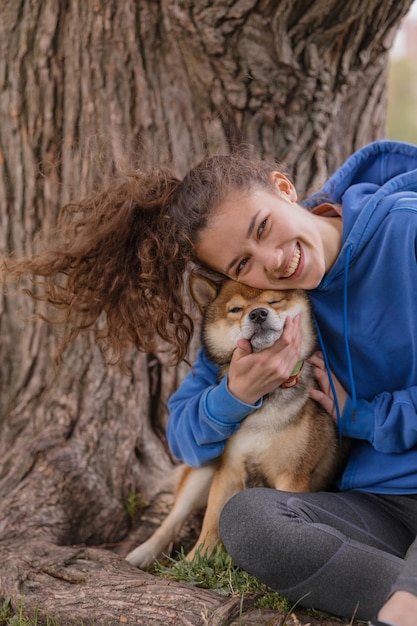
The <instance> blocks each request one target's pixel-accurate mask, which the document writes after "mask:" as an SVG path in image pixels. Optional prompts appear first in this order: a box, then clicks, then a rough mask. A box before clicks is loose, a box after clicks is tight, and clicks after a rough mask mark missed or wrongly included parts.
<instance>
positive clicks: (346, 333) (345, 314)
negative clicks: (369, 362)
mask: <svg viewBox="0 0 417 626" xmlns="http://www.w3.org/2000/svg"><path fill="white" fill-rule="evenodd" d="M351 252H352V246H348V247H347V249H346V257H345V282H344V287H343V333H344V340H345V351H346V360H347V366H348V372H349V380H350V395H351V398H352V419H353V420H355V419H356V406H357V403H356V387H355V379H354V378H353V367H352V357H351V355H350V347H349V329H348V317H349V316H348V274H349V262H350V256H351Z"/></svg>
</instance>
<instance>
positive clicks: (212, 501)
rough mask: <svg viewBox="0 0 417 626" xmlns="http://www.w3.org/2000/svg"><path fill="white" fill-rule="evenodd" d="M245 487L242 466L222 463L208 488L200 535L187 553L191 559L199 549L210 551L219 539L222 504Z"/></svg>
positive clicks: (189, 559) (188, 558)
mask: <svg viewBox="0 0 417 626" xmlns="http://www.w3.org/2000/svg"><path fill="white" fill-rule="evenodd" d="M244 488H245V472H244V469H243V466H242V467H237V466H236V464H234V465H233V466H230V465H227V464H224V465H222V466H221V467H220V468H219V469H218V470H217V472H216V474H215V476H214V478H213V482H212V485H211V488H210V493H209V498H208V503H207V510H206V514H205V516H204V520H203V525H202V528H201V533H200V536H199V538H198V540H197V543H196V544H195V546H194V547H193V549H192V550H191V551H190V552H189V553H188V554H187V560H188V561H191V560H192V559H193V558H194V556H195V554H196V552H197V551H198V550H199V549H200V550H201V551H202V552H203V553H204V552H211V551H212V550H213V548H214V547H215V546H216V544H217V543H218V541H219V540H220V535H219V519H220V514H221V512H222V510H223V507H224V505H225V504H226V502H228V500H230V498H231V497H232V496H234V495H235V494H236V493H238V492H239V491H242V490H243V489H244Z"/></svg>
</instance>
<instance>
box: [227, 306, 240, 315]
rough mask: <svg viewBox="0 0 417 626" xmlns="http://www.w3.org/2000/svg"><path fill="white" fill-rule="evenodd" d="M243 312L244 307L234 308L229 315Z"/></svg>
mask: <svg viewBox="0 0 417 626" xmlns="http://www.w3.org/2000/svg"><path fill="white" fill-rule="evenodd" d="M242 311H243V309H242V307H240V306H234V307H233V309H230V311H229V313H241V312H242Z"/></svg>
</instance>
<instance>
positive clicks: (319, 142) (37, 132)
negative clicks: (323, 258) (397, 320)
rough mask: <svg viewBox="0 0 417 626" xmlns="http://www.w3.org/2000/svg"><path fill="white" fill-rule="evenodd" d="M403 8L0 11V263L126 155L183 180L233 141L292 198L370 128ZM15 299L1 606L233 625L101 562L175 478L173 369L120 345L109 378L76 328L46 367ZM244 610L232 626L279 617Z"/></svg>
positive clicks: (224, 2)
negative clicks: (170, 439) (134, 512)
mask: <svg viewBox="0 0 417 626" xmlns="http://www.w3.org/2000/svg"><path fill="white" fill-rule="evenodd" d="M410 4H411V0H404V2H394V3H393V2H392V1H391V0H369V1H368V2H366V3H364V2H363V1H362V0H347V1H346V2H343V3H341V2H339V0H308V1H302V0H296V1H291V2H289V1H288V0H199V1H198V2H194V1H193V0H124V1H123V2H118V1H117V0H95V1H94V2H93V1H89V2H84V1H83V0H65V1H63V2H58V1H57V0H44V1H43V2H31V1H30V0H0V46H1V54H0V115H1V118H0V253H1V254H4V253H7V252H9V251H11V250H12V251H14V253H15V254H17V255H20V254H27V253H30V252H31V251H32V246H33V244H32V242H33V238H34V235H35V233H36V232H37V230H38V229H39V228H40V227H42V228H43V229H46V230H47V229H48V225H50V224H51V223H53V221H54V219H55V216H56V213H57V210H58V208H59V206H61V205H62V204H63V203H64V202H66V201H67V200H68V199H69V198H71V197H74V196H78V195H79V194H81V193H84V191H86V190H87V189H89V188H91V187H92V186H93V185H95V184H96V183H97V182H98V181H99V180H100V179H101V177H104V176H106V175H107V174H109V173H110V172H111V170H112V167H113V163H114V160H117V159H118V158H120V156H124V155H125V154H128V156H129V158H130V157H132V155H134V154H135V152H137V153H140V154H141V155H148V156H149V157H150V158H155V156H157V157H158V159H159V160H160V161H161V162H167V161H169V162H170V163H171V164H173V165H174V167H175V168H176V169H177V171H178V173H179V174H182V173H183V172H184V171H185V169H186V168H188V167H189V165H190V164H191V163H192V162H194V161H196V160H198V159H199V158H200V157H201V156H202V155H203V154H204V153H206V152H220V151H226V152H227V151H229V150H230V149H231V147H233V146H234V145H235V144H236V143H238V142H240V141H242V140H244V141H248V142H250V143H251V144H253V145H254V147H255V148H256V149H257V150H258V151H259V152H260V153H261V154H263V155H265V156H268V157H275V158H277V159H279V160H281V161H282V162H284V164H285V165H286V167H287V169H288V170H289V171H291V172H292V174H293V177H294V180H295V182H296V184H297V186H298V187H299V189H300V190H301V191H304V190H307V189H309V188H311V187H314V186H318V185H319V184H320V183H321V182H322V181H323V179H324V178H325V177H326V176H327V174H328V172H329V170H333V169H334V168H335V167H336V166H337V165H338V164H340V163H341V161H342V159H343V158H345V157H346V156H347V155H348V154H350V153H351V152H352V151H353V150H354V149H356V148H358V147H359V146H361V145H363V144H365V143H366V142H368V141H370V140H374V139H376V138H378V137H381V136H383V134H384V121H385V101H386V94H385V92H386V84H385V83H386V64H387V52H388V50H389V48H390V45H391V43H392V40H393V36H394V34H395V30H396V28H397V26H398V24H399V20H400V19H401V17H402V16H403V15H404V14H405V13H406V11H407V10H408V8H409V6H410ZM91 155H93V157H94V158H91ZM33 307H34V304H33V302H32V301H31V300H30V299H29V298H27V297H26V296H24V295H22V294H20V293H19V292H10V293H9V294H5V295H4V296H1V299H0V331H1V345H0V375H1V379H0V392H1V393H0V427H1V441H0V560H1V563H2V566H1V569H0V597H1V598H5V597H10V598H11V599H12V603H13V605H14V606H18V605H20V604H21V602H22V601H23V602H24V609H25V610H26V611H28V612H31V611H32V610H33V609H34V608H35V607H38V608H39V609H40V610H41V611H47V612H49V613H50V614H51V615H53V616H54V617H57V618H59V619H60V623H61V624H70V623H79V622H80V620H83V621H84V623H90V622H91V623H92V622H94V623H95V624H108V625H112V624H119V623H128V624H148V623H155V624H159V623H162V622H164V623H166V624H203V623H204V624H205V623H210V624H220V623H237V622H234V621H233V620H234V619H237V618H236V615H238V614H239V610H240V606H239V605H240V599H239V598H237V599H231V600H227V599H225V598H224V597H222V596H219V595H217V594H215V593H214V592H209V591H202V590H196V589H193V588H190V587H186V586H184V585H178V584H174V583H172V582H167V581H164V580H161V579H156V578H154V577H152V576H150V575H149V574H146V573H144V572H141V571H139V570H136V569H134V568H132V567H131V566H130V565H128V564H127V563H126V562H125V561H124V560H123V559H121V558H120V556H119V555H118V554H117V553H119V554H124V553H126V552H127V550H128V548H129V546H130V545H131V544H130V543H129V542H131V540H132V536H135V537H136V538H138V537H140V536H141V535H142V538H143V536H144V535H145V534H146V533H149V532H150V530H151V528H150V527H148V525H147V524H146V523H145V521H144V520H142V523H140V524H139V531H135V532H136V534H135V532H133V535H132V532H131V531H132V518H131V515H129V513H128V511H127V509H128V507H127V502H128V501H129V497H130V498H131V497H132V494H140V496H141V498H142V499H143V501H144V502H146V503H150V502H153V503H154V506H155V507H156V508H155V510H153V509H151V513H150V514H149V515H148V518H150V522H149V524H150V525H151V526H152V517H153V516H154V518H155V519H154V520H153V521H154V523H155V520H156V522H157V520H158V519H159V517H158V515H159V513H158V503H160V502H161V500H160V497H161V496H160V494H161V492H163V491H164V489H166V477H167V476H170V475H171V473H172V469H173V467H174V463H173V460H172V459H171V458H170V455H169V452H168V449H167V446H166V442H165V439H164V427H165V421H166V408H165V407H166V399H167V397H168V396H169V395H170V393H172V391H173V390H174V389H175V388H176V386H177V385H178V383H179V381H180V380H181V378H182V377H183V375H184V373H185V372H186V367H185V366H180V367H177V368H172V367H168V366H167V364H166V360H165V357H164V355H163V354H155V355H143V354H137V353H134V352H132V354H131V355H130V357H129V358H130V363H131V366H132V373H131V375H130V376H126V375H122V374H121V373H120V371H119V370H118V369H117V368H115V367H108V366H106V364H105V362H104V359H103V357H102V355H101V354H100V352H99V351H98V349H97V347H96V346H95V345H94V344H93V343H92V341H91V338H90V337H89V336H85V337H82V338H80V339H79V340H78V341H77V342H76V343H75V345H73V346H72V347H71V348H70V349H69V350H68V351H67V354H66V357H65V360H64V362H63V363H62V364H61V365H59V366H58V367H56V368H54V366H53V350H54V345H55V339H54V336H53V334H52V332H51V330H50V328H48V327H47V326H46V325H45V324H43V323H42V322H39V321H37V320H36V319H32V318H31V315H32V313H33V310H34V309H33ZM193 351H195V346H193V348H192V350H191V355H190V356H191V358H192V356H193ZM168 491H169V488H168ZM159 508H161V506H159ZM163 508H164V507H163V506H162V509H163ZM152 511H153V512H152ZM129 533H130V534H129ZM88 546H90V547H88ZM92 546H94V549H93V547H92ZM111 547H113V548H115V549H114V551H111V550H109V549H107V550H105V548H111ZM116 547H117V549H116ZM115 552H116V554H115ZM250 604H251V598H247V600H246V601H245V604H244V605H243V614H244V618H243V619H244V620H246V621H244V622H239V623H248V624H249V623H255V622H256V623H272V622H271V621H268V620H275V621H273V623H280V622H279V616H277V615H276V614H275V615H274V616H273V615H272V614H271V612H267V611H265V612H254V611H253V610H251V608H250ZM246 605H248V608H246ZM301 615H302V614H300V616H299V620H300V621H299V623H300V624H302V623H306V620H305V619H304V618H302V617H301ZM234 616H235V617H234ZM309 622H310V623H311V624H313V623H316V622H314V620H312V618H309ZM288 623H290V622H288ZM294 623H295V622H294ZM317 623H318V621H317ZM321 623H323V624H324V623H328V624H329V623H330V622H324V621H322V622H321Z"/></svg>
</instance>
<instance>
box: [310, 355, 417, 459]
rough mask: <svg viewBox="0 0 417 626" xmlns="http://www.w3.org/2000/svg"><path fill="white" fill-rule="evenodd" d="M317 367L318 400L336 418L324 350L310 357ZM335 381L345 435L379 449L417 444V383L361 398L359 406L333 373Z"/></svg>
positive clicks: (393, 449) (315, 393) (394, 449)
mask: <svg viewBox="0 0 417 626" xmlns="http://www.w3.org/2000/svg"><path fill="white" fill-rule="evenodd" d="M310 360H311V362H312V363H313V365H314V366H315V374H316V378H317V382H318V384H319V389H317V390H314V391H312V393H311V397H312V398H314V399H315V400H317V402H319V403H320V404H321V405H322V406H323V407H324V408H325V409H326V411H328V412H329V413H330V414H331V415H332V416H333V417H334V418H335V419H336V407H335V402H334V397H333V393H332V390H331V388H330V383H329V378H328V375H327V372H326V368H325V364H324V360H323V357H322V355H321V353H319V352H316V354H315V355H314V356H313V357H312V358H311V359H310ZM333 384H334V388H335V391H336V395H337V400H338V404H339V411H340V414H341V423H340V424H339V426H340V427H341V428H342V434H343V435H344V436H346V437H352V438H354V439H363V440H365V441H369V442H370V443H371V444H372V445H373V447H374V448H375V450H378V452H384V453H400V452H404V451H405V450H410V449H411V448H413V447H415V446H416V445H417V386H415V387H410V388H409V389H402V390H399V391H394V392H393V393H390V392H384V393H380V394H378V395H377V396H376V397H375V398H373V400H363V399H360V398H358V399H357V400H356V406H355V407H354V406H353V402H352V399H351V398H350V396H349V395H348V393H347V392H346V390H345V389H344V388H343V387H342V385H341V384H340V383H339V381H338V380H337V379H336V378H335V377H334V376H333Z"/></svg>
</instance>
